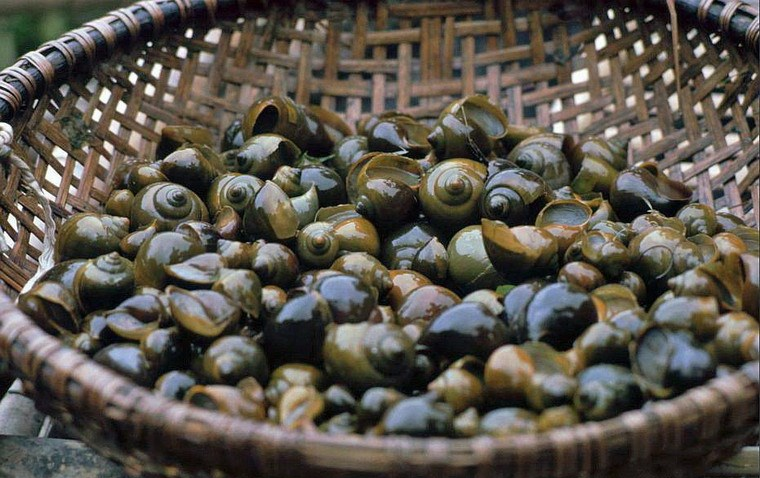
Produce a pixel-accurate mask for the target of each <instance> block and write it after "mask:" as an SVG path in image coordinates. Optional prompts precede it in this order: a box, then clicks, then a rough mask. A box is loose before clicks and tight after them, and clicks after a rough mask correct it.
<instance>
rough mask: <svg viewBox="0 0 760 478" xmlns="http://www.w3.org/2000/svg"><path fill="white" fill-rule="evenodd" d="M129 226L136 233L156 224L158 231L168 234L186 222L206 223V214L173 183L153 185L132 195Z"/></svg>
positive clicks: (197, 201) (186, 191)
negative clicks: (154, 222) (133, 198)
mask: <svg viewBox="0 0 760 478" xmlns="http://www.w3.org/2000/svg"><path fill="white" fill-rule="evenodd" d="M131 213H132V215H131V218H130V225H131V227H132V229H140V228H142V227H145V226H148V225H150V224H151V223H153V221H154V220H155V221H156V228H157V229H158V230H159V231H170V230H172V229H174V228H175V227H177V226H178V225H179V224H180V223H181V222H183V221H188V220H198V221H208V219H209V216H208V210H207V209H206V206H205V205H204V204H203V201H201V199H200V198H199V197H198V196H197V195H196V194H195V193H194V192H192V191H191V190H189V189H188V188H186V187H184V186H181V185H179V184H175V183H169V182H158V183H153V184H150V185H148V186H146V187H145V188H143V189H142V190H140V192H139V193H137V194H136V195H135V200H134V203H133V204H132V211H131Z"/></svg>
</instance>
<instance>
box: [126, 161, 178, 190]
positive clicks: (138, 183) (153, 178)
mask: <svg viewBox="0 0 760 478" xmlns="http://www.w3.org/2000/svg"><path fill="white" fill-rule="evenodd" d="M167 181H169V178H167V177H166V176H164V173H162V172H161V171H159V170H158V168H157V167H154V166H153V165H149V164H145V163H137V164H134V165H133V166H131V167H130V169H129V171H128V172H127V174H126V176H125V185H126V186H127V188H128V189H129V190H130V191H132V194H137V193H139V192H140V191H141V190H142V189H143V188H144V187H147V186H149V185H151V184H153V183H161V182H167Z"/></svg>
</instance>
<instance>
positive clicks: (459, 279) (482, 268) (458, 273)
mask: <svg viewBox="0 0 760 478" xmlns="http://www.w3.org/2000/svg"><path fill="white" fill-rule="evenodd" d="M447 252H448V254H447V255H448V260H449V263H448V276H449V278H450V279H451V280H452V282H454V283H455V284H456V285H457V286H458V287H459V288H460V289H462V291H464V292H465V293H469V292H472V291H475V290H477V289H483V288H486V289H496V287H498V286H499V285H501V284H503V283H504V277H502V276H501V274H499V273H498V272H497V271H496V269H495V268H494V266H493V264H491V260H490V259H489V258H488V254H487V253H486V249H485V246H484V245H483V230H482V227H481V226H468V227H465V228H463V229H461V230H460V231H459V232H457V233H456V234H455V235H454V237H452V238H451V241H449V247H448V250H447Z"/></svg>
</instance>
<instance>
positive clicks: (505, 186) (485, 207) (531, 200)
mask: <svg viewBox="0 0 760 478" xmlns="http://www.w3.org/2000/svg"><path fill="white" fill-rule="evenodd" d="M553 196H554V194H553V193H552V190H551V189H550V188H549V185H548V184H546V181H544V179H543V178H542V177H541V176H539V175H538V174H536V173H534V172H533V171H530V170H527V169H522V168H516V169H506V170H504V171H499V172H498V173H496V174H493V175H489V176H488V180H487V181H486V183H485V186H484V190H483V193H482V196H481V198H480V213H481V215H482V216H483V217H485V218H488V219H497V220H499V221H502V222H504V223H505V224H507V225H508V226H517V225H520V224H525V223H532V222H534V221H535V219H536V216H537V215H538V213H539V211H541V209H543V207H544V206H545V205H546V204H547V203H549V202H550V201H551V200H552V197H553Z"/></svg>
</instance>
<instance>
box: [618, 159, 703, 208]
mask: <svg viewBox="0 0 760 478" xmlns="http://www.w3.org/2000/svg"><path fill="white" fill-rule="evenodd" d="M691 196H692V191H691V189H689V187H688V186H686V185H685V184H683V183H681V182H678V181H673V180H671V179H669V178H668V177H667V176H665V175H664V174H662V173H661V172H660V171H659V170H658V169H657V165H656V164H654V163H644V164H643V165H642V166H640V167H639V166H634V167H632V168H629V169H626V170H624V171H621V172H620V174H618V176H617V178H616V179H615V182H614V183H613V184H612V187H611V188H610V203H611V204H612V207H613V209H615V212H616V213H617V215H618V217H620V219H622V220H623V221H631V220H633V219H634V218H635V217H636V216H638V215H640V214H644V213H646V212H647V211H649V210H650V209H655V210H657V211H659V212H661V213H663V214H664V215H666V216H673V215H674V214H675V213H676V212H677V211H678V210H679V209H680V208H681V207H683V206H685V205H686V204H688V203H689V201H691Z"/></svg>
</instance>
